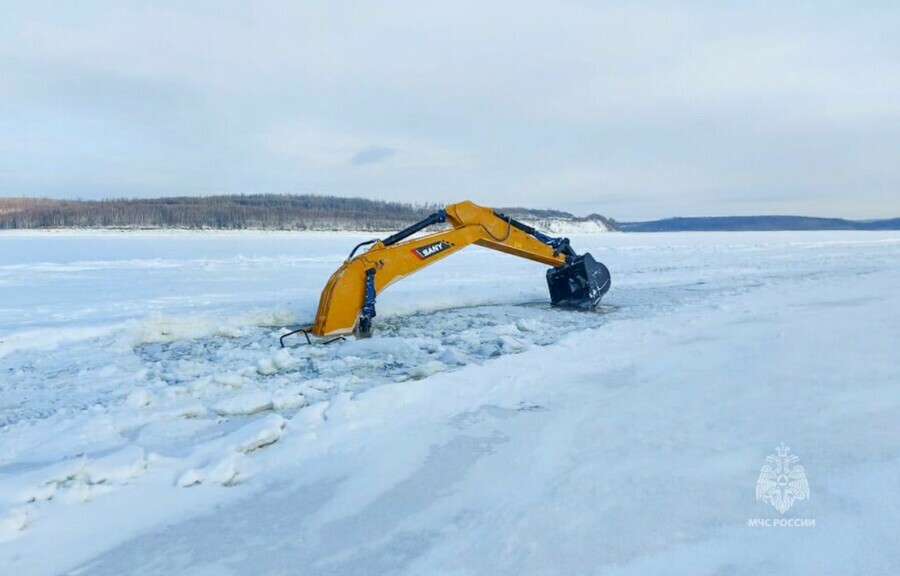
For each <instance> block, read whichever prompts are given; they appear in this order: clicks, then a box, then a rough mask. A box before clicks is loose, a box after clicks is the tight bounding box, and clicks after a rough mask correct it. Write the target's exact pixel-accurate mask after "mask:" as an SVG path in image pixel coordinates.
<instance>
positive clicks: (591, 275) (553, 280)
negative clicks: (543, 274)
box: [547, 253, 610, 308]
mask: <svg viewBox="0 0 900 576" xmlns="http://www.w3.org/2000/svg"><path fill="white" fill-rule="evenodd" d="M547 286H548V287H549V288H550V302H551V303H552V304H553V305H555V306H566V307H570V308H594V307H596V306H597V305H599V304H600V299H601V298H603V295H604V294H606V292H607V291H608V290H609V286H610V277H609V270H608V269H607V268H606V266H604V265H603V263H601V262H597V261H596V260H594V257H593V256H591V255H590V254H588V253H585V254H584V255H582V256H577V257H576V258H574V259H573V260H572V261H571V262H569V263H568V264H566V265H565V266H562V267H560V268H551V269H549V270H547Z"/></svg>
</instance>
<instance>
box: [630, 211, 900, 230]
mask: <svg viewBox="0 0 900 576" xmlns="http://www.w3.org/2000/svg"><path fill="white" fill-rule="evenodd" d="M619 226H620V227H621V229H622V231H623V232H791V231H794V232H802V231H839V230H861V231H865V230H871V231H876V230H900V218H888V219H883V220H847V219H844V218H818V217H815V216H780V215H776V216H702V217H683V218H665V219H663V220H650V221H646V222H621V223H619Z"/></svg>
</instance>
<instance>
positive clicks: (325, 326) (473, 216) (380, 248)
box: [304, 202, 610, 337]
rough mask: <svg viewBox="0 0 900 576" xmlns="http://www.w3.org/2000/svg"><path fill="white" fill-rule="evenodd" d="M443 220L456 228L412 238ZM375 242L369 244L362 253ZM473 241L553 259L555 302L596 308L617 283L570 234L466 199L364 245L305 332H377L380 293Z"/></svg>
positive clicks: (328, 289) (333, 282) (328, 288)
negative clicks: (553, 232) (552, 233)
mask: <svg viewBox="0 0 900 576" xmlns="http://www.w3.org/2000/svg"><path fill="white" fill-rule="evenodd" d="M443 222H446V223H448V224H450V227H449V228H447V229H445V230H440V231H438V232H434V233H432V234H427V235H424V236H419V237H416V238H412V239H410V237H411V236H413V235H414V234H416V233H417V232H420V231H422V230H424V229H425V228H427V227H428V226H431V225H433V224H438V223H443ZM368 244H371V246H370V247H369V249H368V250H366V251H365V252H362V253H360V254H359V255H356V252H357V251H358V250H359V249H360V248H362V247H363V246H365V245H368ZM470 244H477V245H479V246H484V247H485V248H491V249H493V250H499V251H501V252H505V253H507V254H512V255H513V256H520V257H522V258H527V259H529V260H533V261H535V262H540V263H541V264H546V265H548V266H551V267H552V268H551V269H550V270H548V271H547V283H548V285H549V287H550V297H551V301H552V303H553V304H556V305H561V306H576V307H582V308H585V307H594V306H596V305H597V304H598V303H599V302H600V298H601V297H602V296H603V294H605V293H606V291H607V290H608V289H609V285H610V278H609V271H608V270H607V269H606V267H605V266H604V265H603V264H601V263H599V262H596V261H594V259H593V258H592V257H591V255H590V254H584V255H583V256H579V255H577V254H576V253H575V251H574V250H572V248H571V246H569V241H568V239H565V238H551V237H549V236H546V235H544V234H541V233H540V232H538V231H537V230H535V229H533V228H531V227H530V226H527V225H526V224H522V223H521V222H517V221H516V220H513V219H512V218H509V217H507V216H505V215H503V214H500V213H498V212H495V211H493V210H491V209H490V208H485V207H482V206H478V205H476V204H473V203H472V202H459V203H457V204H450V205H448V206H446V207H445V208H444V209H443V210H439V211H438V212H435V213H434V214H432V215H431V216H429V217H428V218H425V219H424V220H422V221H421V222H418V223H416V224H414V225H412V226H410V227H409V228H406V229H405V230H401V231H400V232H397V233H396V234H393V235H392V236H389V237H388V238H385V239H384V240H372V241H370V242H364V243H362V244H360V245H358V246H356V248H354V249H353V252H351V254H350V257H349V258H347V260H346V261H344V263H343V265H341V267H340V268H338V270H337V271H336V272H335V273H334V274H332V275H331V278H330V279H329V280H328V283H327V284H326V285H325V288H324V290H322V296H321V298H320V300H319V307H318V310H317V312H316V320H315V323H314V324H313V325H312V326H310V327H309V328H306V329H304V331H307V332H310V333H312V334H314V335H316V336H337V335H342V334H349V333H351V332H352V333H355V334H356V335H357V336H362V337H365V336H369V335H370V334H371V331H372V318H374V317H375V298H376V295H377V294H380V293H381V292H382V291H383V290H384V289H385V288H387V287H388V286H390V285H391V284H393V283H394V282H396V281H397V280H400V279H401V278H403V277H405V276H409V275H410V274H412V273H414V272H417V271H419V270H421V269H422V268H424V267H426V266H428V265H430V264H434V263H435V262H437V261H438V260H442V259H444V258H446V257H447V256H449V255H451V254H453V253H454V252H457V251H459V250H462V249H463V248H465V247H466V246H469V245H470Z"/></svg>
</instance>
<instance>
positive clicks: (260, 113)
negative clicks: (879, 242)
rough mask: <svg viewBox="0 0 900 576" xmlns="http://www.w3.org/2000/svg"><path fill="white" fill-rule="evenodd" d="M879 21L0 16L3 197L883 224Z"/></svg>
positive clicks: (885, 167)
mask: <svg viewBox="0 0 900 576" xmlns="http://www.w3.org/2000/svg"><path fill="white" fill-rule="evenodd" d="M473 15H477V17H475V16H473ZM898 17H900V7H898V6H896V5H892V4H889V3H883V4H877V3H867V4H865V5H863V4H852V5H851V4H846V3H831V2H824V3H823V2H815V3H813V2H799V3H790V4H783V3H782V4H771V5H767V6H758V5H752V6H751V5H741V4H734V3H732V4H728V3H720V2H705V1H699V2H694V3H691V5H690V7H685V6H682V5H675V4H667V3H657V2H650V3H639V4H638V3H618V2H578V1H573V2H565V3H558V2H549V1H543V0H542V1H535V0H528V1H520V2H515V3H511V2H510V3H505V2H500V3H489V4H485V3H483V2H474V1H468V0H454V1H449V0H448V1H438V2H429V3H427V4H422V3H420V2H413V1H412V0H406V1H400V2H389V4H388V5H384V4H378V5H375V4H365V3H363V4H357V5H354V6H353V7H352V9H351V8H349V7H348V6H345V5H343V4H342V3H340V2H328V3H298V2H292V1H287V0H282V1H279V0H275V1H273V2H267V3H265V5H261V4H260V5H255V4H254V5H248V4H245V3H240V2H236V3H231V2H225V3H220V2H205V1H202V0H201V1H200V2H196V3H191V5H190V6H188V5H179V4H175V5H168V6H164V7H161V6H160V5H159V4H153V3H108V2H104V1H101V0H86V1H85V2H80V3H78V5H77V7H76V6H74V5H73V6H71V7H70V6H68V5H66V4H62V5H61V4H59V3H56V2H50V1H49V0H35V1H34V2H27V3H18V4H12V5H11V6H10V7H8V8H7V9H5V10H4V18H3V19H0V150H2V151H3V154H0V194H2V195H16V194H36V195H52V196H81V197H91V196H107V195H115V196H128V195H158V194H200V193H213V192H226V193H227V192H233V193H239V192H317V193H333V194H347V195H361V194H365V195H370V196H378V197H381V198H386V199H396V200H412V201H416V200H427V201H453V200H457V199H458V198H459V195H460V194H463V195H466V196H469V197H471V199H473V200H476V201H480V202H482V203H485V204H496V205H511V204H527V205H534V206H552V207H560V208H563V209H573V210H576V211H578V212H600V213H607V214H609V215H611V216H614V217H616V218H619V219H623V220H625V219H634V218H652V217H658V216H669V215H691V214H697V215H700V214H731V213H744V214H749V213H766V212H768V213H772V212H782V211H790V212H793V213H806V214H816V215H841V216H849V217H877V216H887V215H896V214H900V195H898V194H897V193H896V190H897V188H898V184H900V163H897V162H896V158H895V156H896V155H895V153H894V151H895V150H897V149H900V36H898V35H897V34H896V33H895V30H894V23H895V22H896V21H898ZM361 166H363V167H366V169H365V170H361V169H359V168H360V167H361Z"/></svg>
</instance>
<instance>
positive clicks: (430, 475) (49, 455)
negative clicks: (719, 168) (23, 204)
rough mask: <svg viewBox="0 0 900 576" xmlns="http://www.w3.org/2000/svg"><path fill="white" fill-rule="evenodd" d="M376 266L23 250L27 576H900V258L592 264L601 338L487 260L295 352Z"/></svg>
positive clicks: (894, 246) (19, 559)
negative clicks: (763, 486)
mask: <svg viewBox="0 0 900 576" xmlns="http://www.w3.org/2000/svg"><path fill="white" fill-rule="evenodd" d="M362 239H365V238H363V237H358V236H355V235H351V234H334V235H328V234H291V233H262V232H260V233H229V234H223V233H186V232H180V233H162V232H122V233H108V232H106V233H104V232H98V233H91V232H82V233H71V232H55V233H2V234H0V392H2V394H0V574H29V575H32V574H34V575H41V574H61V573H73V574H76V573H77V574H116V575H119V574H178V573H185V574H360V573H362V574H382V573H398V574H517V575H518V574H591V573H603V574H623V575H624V574H760V573H776V572H784V573H808V574H841V575H844V574H896V573H898V572H900V545H898V544H897V538H896V531H897V526H900V492H898V489H897V487H898V485H900V442H898V440H900V386H898V384H900V369H898V360H897V350H900V331H898V330H897V326H900V302H898V295H897V287H898V286H900V235H898V234H897V233H888V232H885V233H881V232H800V233H698V234H689V233H682V234H648V235H641V234H608V235H589V236H582V237H573V238H572V240H573V245H574V246H575V248H576V249H577V250H579V251H590V252H592V253H593V254H594V256H595V257H596V258H597V259H598V260H600V261H603V262H605V263H606V264H607V265H608V266H609V267H610V269H611V270H612V273H613V287H612V289H611V291H610V293H609V294H608V295H607V296H606V298H605V300H604V304H603V306H602V308H601V309H600V310H599V311H596V312H572V311H563V310H555V309H552V308H550V307H549V306H548V305H547V303H546V301H547V296H546V294H545V292H546V287H545V283H544V280H543V276H544V270H543V267H541V266H539V265H535V264H534V263H530V262H527V261H522V260H518V259H515V258H511V257H508V256H505V255H501V254H497V253H493V252H489V251H487V250H484V249H480V248H470V249H467V250H465V251H463V252H461V253H460V254H458V255H455V256H454V257H452V258H449V259H447V260H445V261H442V262H440V263H438V264H436V265H434V266H433V267H431V268H429V269H427V270H425V271H423V272H421V273H420V274H416V275H415V276H412V277H410V278H407V279H405V280H404V281H403V282H400V283H398V284H396V285H394V286H392V287H391V288H390V289H389V290H387V291H386V292H385V293H384V294H381V295H379V299H378V317H377V318H376V322H377V332H376V335H375V336H374V337H373V338H371V339H368V340H361V341H354V340H348V341H346V342H339V343H335V344H332V345H329V346H313V347H308V346H300V345H299V344H300V342H301V340H300V339H295V340H292V341H291V344H292V347H290V348H288V349H284V350H282V349H280V348H279V347H278V336H279V335H281V334H282V333H284V332H285V330H286V327H288V326H291V325H295V324H299V323H303V322H306V321H309V320H310V319H311V317H312V314H313V312H314V310H315V306H316V304H317V299H318V294H319V290H320V289H321V287H322V285H323V284H324V282H325V280H326V279H327V277H328V275H329V274H330V273H331V272H332V271H333V270H334V269H335V267H336V266H337V265H338V264H339V263H340V262H341V260H342V259H343V258H344V257H345V256H346V253H347V252H348V251H349V249H350V248H351V247H352V246H353V245H354V244H355V243H356V242H358V241H360V240H362ZM781 442H785V443H786V444H787V445H789V446H790V447H791V449H792V452H793V453H794V454H796V455H797V456H799V457H800V464H802V465H803V466H804V468H805V470H806V474H807V477H808V478H809V483H810V498H809V500H805V501H800V502H797V503H796V504H795V505H794V506H793V507H792V508H791V509H790V510H788V511H787V512H786V513H785V514H784V517H785V518H793V519H814V520H815V527H771V528H759V527H754V528H751V527H749V526H748V520H749V519H754V518H781V515H780V514H779V513H778V512H777V511H776V510H775V509H774V508H772V507H771V506H769V505H767V504H764V503H761V502H757V501H756V498H755V484H756V479H757V476H758V474H759V470H760V467H761V466H762V465H763V464H764V463H765V457H766V456H767V455H769V454H771V453H772V452H773V451H774V448H775V447H776V446H778V445H779V444H780V443H781Z"/></svg>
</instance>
